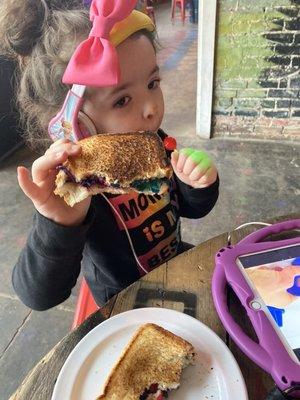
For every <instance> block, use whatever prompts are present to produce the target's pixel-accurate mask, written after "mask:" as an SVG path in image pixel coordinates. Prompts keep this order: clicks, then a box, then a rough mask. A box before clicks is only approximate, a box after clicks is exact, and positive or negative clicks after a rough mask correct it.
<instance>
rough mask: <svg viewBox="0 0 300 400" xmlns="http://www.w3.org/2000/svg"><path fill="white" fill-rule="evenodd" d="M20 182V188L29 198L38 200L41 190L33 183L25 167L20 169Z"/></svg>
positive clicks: (18, 170)
mask: <svg viewBox="0 0 300 400" xmlns="http://www.w3.org/2000/svg"><path fill="white" fill-rule="evenodd" d="M17 172H18V182H19V185H20V188H21V189H22V190H23V192H24V193H25V194H26V196H27V197H29V198H30V199H31V200H32V201H34V200H35V199H37V198H38V197H39V196H40V190H41V189H40V188H39V187H38V186H37V185H36V184H35V183H34V182H32V180H31V178H30V172H29V171H28V169H27V168H25V167H18V169H17Z"/></svg>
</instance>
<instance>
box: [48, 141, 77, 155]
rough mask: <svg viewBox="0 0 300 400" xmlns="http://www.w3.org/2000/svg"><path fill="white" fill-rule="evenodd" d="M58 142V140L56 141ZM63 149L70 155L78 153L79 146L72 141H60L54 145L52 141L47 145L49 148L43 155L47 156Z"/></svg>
mask: <svg viewBox="0 0 300 400" xmlns="http://www.w3.org/2000/svg"><path fill="white" fill-rule="evenodd" d="M57 142H59V141H57ZM63 151H65V152H66V153H68V155H70V156H74V155H77V154H79V153H80V151H81V146H79V145H78V144H75V143H73V142H70V141H68V142H61V143H57V144H55V145H54V143H53V144H52V145H51V146H50V147H49V149H48V150H47V151H46V152H45V155H46V156H48V155H49V154H53V153H60V152H63Z"/></svg>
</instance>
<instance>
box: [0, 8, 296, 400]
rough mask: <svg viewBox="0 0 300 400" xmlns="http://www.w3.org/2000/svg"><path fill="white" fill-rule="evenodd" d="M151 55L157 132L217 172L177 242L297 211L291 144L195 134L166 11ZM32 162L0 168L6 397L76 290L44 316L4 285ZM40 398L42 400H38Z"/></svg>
mask: <svg viewBox="0 0 300 400" xmlns="http://www.w3.org/2000/svg"><path fill="white" fill-rule="evenodd" d="M157 24H158V31H159V35H160V41H161V43H162V45H163V46H164V48H163V49H162V50H161V52H160V54H159V59H160V65H161V67H162V77H163V80H162V86H163V90H164V92H165V101H166V116H165V120H164V124H163V128H164V129H165V130H166V131H167V132H168V133H169V134H172V135H174V136H175V137H176V138H177V141H178V144H179V146H180V147H185V146H193V147H195V148H199V149H204V150H207V151H208V152H209V153H210V154H211V155H212V157H213V158H214V160H215V162H216V164H217V166H218V169H219V175H220V182H221V187H220V197H219V200H218V203H217V205H216V207H215V208H214V210H213V211H212V212H211V213H210V214H209V215H208V216H206V217H205V218H203V219H201V220H186V219H185V220H183V224H182V229H183V239H184V240H185V241H188V242H191V243H194V244H198V243H200V242H202V241H204V240H207V239H209V238H210V237H212V236H215V235H217V234H219V233H222V232H224V231H228V230H231V229H233V228H234V227H236V226H238V225H240V224H242V223H244V222H248V221H264V220H266V219H269V218H272V217H275V216H279V215H283V214H289V213H293V212H297V211H298V212H299V205H300V201H299V197H300V180H299V166H300V151H299V150H300V146H299V143H298V144H296V143H291V142H286V143H284V142H275V141H269V142H266V141H253V140H251V141H250V140H240V139H228V138H226V139H225V138H224V139H222V138H218V139H212V140H210V141H203V140H200V139H199V138H197V137H196V136H195V134H194V132H195V97H196V55H197V53H196V51H197V42H196V40H197V27H196V26H194V25H191V24H190V23H188V22H187V23H186V24H185V25H184V26H182V25H181V23H180V22H179V21H177V22H176V23H175V25H174V26H172V25H171V24H170V21H169V6H168V5H164V6H162V7H160V10H159V12H158V13H157ZM35 158H36V155H34V154H33V153H32V152H31V151H30V150H28V149H26V148H22V149H21V150H19V151H18V152H16V153H15V154H14V155H13V156H11V157H10V158H9V159H8V160H6V162H5V163H4V164H3V165H2V167H1V169H0V238H1V241H0V250H1V259H0V399H1V400H5V399H8V397H9V396H10V394H11V393H13V391H14V390H15V389H16V388H17V387H18V386H19V385H20V383H21V381H22V379H23V378H24V377H25V376H26V374H27V373H28V372H29V370H30V369H31V368H32V367H33V366H34V365H35V364H36V362H37V361H38V360H40V358H41V357H42V356H43V355H44V354H46V353H47V352H48V351H49V350H50V349H51V348H52V347H53V346H54V345H55V344H56V343H57V342H58V341H59V340H60V339H61V338H62V337H63V336H64V335H66V334H67V333H68V332H69V330H70V326H71V322H72V320H73V315H74V305H75V302H76V294H77V290H78V289H77V288H76V289H75V290H74V293H73V294H72V296H71V297H70V298H69V299H68V300H67V301H66V302H65V303H63V304H61V305H60V306H58V307H55V308H53V309H51V310H49V311H46V312H35V311H31V310H29V309H28V308H26V307H25V306H24V305H23V304H22V303H21V302H20V301H19V300H18V298H17V297H16V295H15V293H14V291H13V289H12V286H11V279H10V276H11V270H12V268H13V265H14V263H15V262H16V259H17V257H18V254H19V252H20V250H21V248H22V246H23V245H24V243H25V240H26V236H27V233H28V231H29V229H30V226H31V219H32V213H33V207H32V205H31V203H30V201H29V200H28V199H27V198H26V197H25V195H24V194H23V193H22V191H21V190H20V189H19V187H18V184H17V180H16V167H17V166H18V165H25V166H30V165H31V163H32V161H33V160H34V159H35ZM45 400H46V399H45Z"/></svg>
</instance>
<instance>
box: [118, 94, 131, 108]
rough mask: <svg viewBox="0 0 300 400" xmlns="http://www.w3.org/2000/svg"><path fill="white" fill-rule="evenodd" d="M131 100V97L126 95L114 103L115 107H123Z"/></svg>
mask: <svg viewBox="0 0 300 400" xmlns="http://www.w3.org/2000/svg"><path fill="white" fill-rule="evenodd" d="M129 102H130V97H129V96H124V97H122V98H121V99H120V100H118V101H117V102H116V103H115V104H114V107H117V108H121V107H124V106H126V105H127V104H128V103H129Z"/></svg>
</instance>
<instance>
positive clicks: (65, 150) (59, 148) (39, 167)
mask: <svg viewBox="0 0 300 400" xmlns="http://www.w3.org/2000/svg"><path fill="white" fill-rule="evenodd" d="M80 151H81V147H80V146H79V145H77V144H74V143H72V142H68V143H58V144H57V145H56V146H53V147H50V148H49V149H48V150H47V151H46V153H45V154H44V155H43V156H42V157H40V158H38V159H37V160H36V161H35V162H34V163H33V165H32V177H33V181H34V182H35V183H40V182H42V181H44V180H45V179H47V178H48V176H49V172H50V171H51V170H53V169H55V168H56V167H57V166H58V165H60V164H62V163H63V162H65V161H66V159H67V158H68V156H75V155H77V154H79V153H80Z"/></svg>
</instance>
